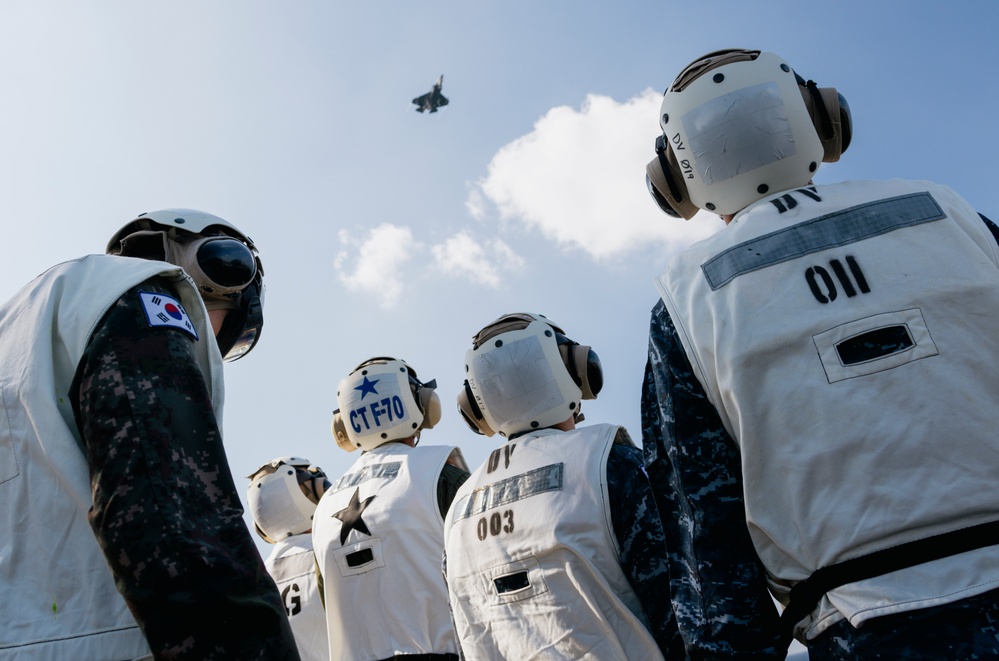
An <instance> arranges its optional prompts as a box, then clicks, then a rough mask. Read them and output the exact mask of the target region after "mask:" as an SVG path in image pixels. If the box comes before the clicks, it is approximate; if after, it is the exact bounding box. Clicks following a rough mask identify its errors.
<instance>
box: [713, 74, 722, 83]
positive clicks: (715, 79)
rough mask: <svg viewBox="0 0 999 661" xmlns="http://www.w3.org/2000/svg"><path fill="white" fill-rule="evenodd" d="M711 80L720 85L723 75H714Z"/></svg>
mask: <svg viewBox="0 0 999 661" xmlns="http://www.w3.org/2000/svg"><path fill="white" fill-rule="evenodd" d="M711 80H713V81H715V82H716V83H720V82H721V81H723V80H725V74H723V73H716V74H715V75H714V76H712V78H711Z"/></svg>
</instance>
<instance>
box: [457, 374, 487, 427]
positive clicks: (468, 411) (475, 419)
mask: <svg viewBox="0 0 999 661" xmlns="http://www.w3.org/2000/svg"><path fill="white" fill-rule="evenodd" d="M458 412H459V413H461V418H462V420H464V421H465V424H466V425H468V428H469V429H471V430H472V431H474V432H475V433H476V434H482V435H484V436H492V435H493V434H495V433H496V432H495V431H493V429H492V428H491V427H490V426H489V423H488V422H486V418H485V416H484V415H482V410H481V409H480V408H479V405H478V404H476V403H475V397H474V396H473V395H472V388H471V386H469V385H468V380H467V379H466V380H465V387H464V388H463V389H462V391H461V392H459V393H458Z"/></svg>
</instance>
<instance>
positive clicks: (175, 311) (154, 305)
mask: <svg viewBox="0 0 999 661" xmlns="http://www.w3.org/2000/svg"><path fill="white" fill-rule="evenodd" d="M139 300H140V301H142V309H143V310H145V311H146V319H148V320H149V326H150V327H154V326H170V327H171V328H179V329H181V330H183V331H187V332H188V333H190V334H191V337H193V338H194V339H195V340H197V339H199V338H198V331H197V330H196V329H195V328H194V324H192V323H191V318H190V317H188V316H187V310H185V309H184V306H183V305H181V304H180V301H178V300H177V299H176V298H174V297H172V296H167V295H166V294H157V293H154V292H147V291H140V292H139Z"/></svg>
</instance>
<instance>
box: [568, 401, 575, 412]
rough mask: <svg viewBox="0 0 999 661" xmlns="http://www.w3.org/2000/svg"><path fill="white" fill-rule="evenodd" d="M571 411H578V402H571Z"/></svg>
mask: <svg viewBox="0 0 999 661" xmlns="http://www.w3.org/2000/svg"><path fill="white" fill-rule="evenodd" d="M569 410H570V411H575V410H576V402H569Z"/></svg>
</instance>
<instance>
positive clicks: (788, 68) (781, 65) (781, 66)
mask: <svg viewBox="0 0 999 661" xmlns="http://www.w3.org/2000/svg"><path fill="white" fill-rule="evenodd" d="M780 69H781V71H783V72H785V73H787V72H789V71H791V67H789V66H787V64H785V63H784V62H781V63H780Z"/></svg>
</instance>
